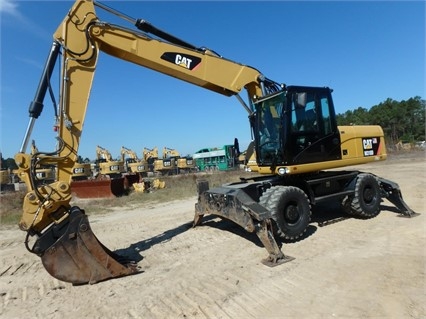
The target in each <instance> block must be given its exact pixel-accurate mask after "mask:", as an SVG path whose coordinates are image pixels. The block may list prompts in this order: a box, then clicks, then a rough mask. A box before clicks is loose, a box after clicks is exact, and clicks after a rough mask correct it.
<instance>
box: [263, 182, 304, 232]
mask: <svg viewBox="0 0 426 319" xmlns="http://www.w3.org/2000/svg"><path fill="white" fill-rule="evenodd" d="M259 204H260V205H262V206H264V207H265V208H266V209H268V210H269V211H270V212H271V213H272V218H273V219H274V221H275V223H276V225H277V229H276V232H277V234H278V235H279V236H280V237H281V238H285V239H290V240H294V239H297V238H299V237H300V236H301V235H303V233H304V232H305V231H306V229H307V227H308V225H309V222H310V220H311V205H310V203H309V199H308V197H307V196H306V194H305V193H304V192H303V191H302V190H301V189H300V188H298V187H294V186H274V187H271V188H270V189H268V190H266V191H265V193H264V194H263V195H262V196H261V197H260V200H259Z"/></svg>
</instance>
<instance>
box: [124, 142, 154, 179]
mask: <svg viewBox="0 0 426 319" xmlns="http://www.w3.org/2000/svg"><path fill="white" fill-rule="evenodd" d="M120 153H121V161H122V162H124V166H125V170H126V171H127V173H134V174H138V175H140V176H146V173H147V172H148V165H147V164H148V163H147V162H145V161H144V160H141V159H139V158H138V156H137V155H136V152H135V151H133V150H131V149H129V148H127V147H125V146H122V147H121V150H120Z"/></svg>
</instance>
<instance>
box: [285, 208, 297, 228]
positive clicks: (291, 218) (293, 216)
mask: <svg viewBox="0 0 426 319" xmlns="http://www.w3.org/2000/svg"><path fill="white" fill-rule="evenodd" d="M299 218H300V213H299V208H298V206H297V204H296V203H291V204H290V205H288V206H287V207H286V209H285V211H284V220H285V222H286V223H287V224H289V225H292V224H295V223H296V222H297V221H298V220H299Z"/></svg>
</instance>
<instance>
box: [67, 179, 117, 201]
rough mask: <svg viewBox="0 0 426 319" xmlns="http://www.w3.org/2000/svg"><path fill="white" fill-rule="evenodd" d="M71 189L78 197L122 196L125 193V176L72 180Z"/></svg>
mask: <svg viewBox="0 0 426 319" xmlns="http://www.w3.org/2000/svg"><path fill="white" fill-rule="evenodd" d="M71 191H72V193H73V194H74V195H75V196H76V197H78V198H108V197H120V196H123V195H124V193H125V188H124V178H122V177H120V178H113V179H93V180H92V179H90V180H84V181H72V182H71Z"/></svg>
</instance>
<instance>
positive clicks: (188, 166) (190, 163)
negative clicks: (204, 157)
mask: <svg viewBox="0 0 426 319" xmlns="http://www.w3.org/2000/svg"><path fill="white" fill-rule="evenodd" d="M163 159H173V160H174V164H175V168H174V170H175V173H176V174H180V173H189V172H193V171H195V161H194V159H193V158H192V156H189V155H188V156H185V157H181V156H180V153H179V152H178V151H177V150H175V149H174V148H168V147H166V146H164V147H163Z"/></svg>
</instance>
